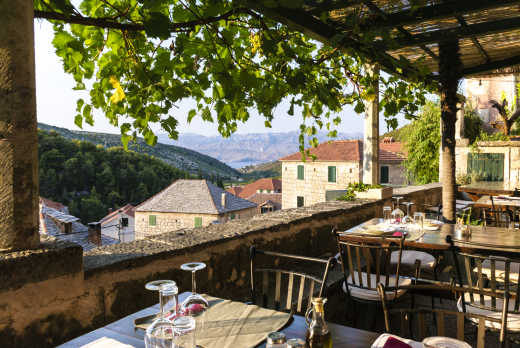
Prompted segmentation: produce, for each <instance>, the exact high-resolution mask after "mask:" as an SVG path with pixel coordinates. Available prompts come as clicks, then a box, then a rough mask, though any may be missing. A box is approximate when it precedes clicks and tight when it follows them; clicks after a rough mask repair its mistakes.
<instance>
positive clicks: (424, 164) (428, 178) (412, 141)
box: [404, 101, 441, 184]
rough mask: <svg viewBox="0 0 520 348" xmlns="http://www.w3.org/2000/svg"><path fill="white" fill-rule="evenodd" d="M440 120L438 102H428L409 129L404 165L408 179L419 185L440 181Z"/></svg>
mask: <svg viewBox="0 0 520 348" xmlns="http://www.w3.org/2000/svg"><path fill="white" fill-rule="evenodd" d="M440 118H441V109H440V106H439V104H438V102H433V101H428V102H426V104H425V105H424V106H423V108H422V109H421V112H420V114H419V117H418V118H417V119H416V120H414V121H413V122H412V123H411V126H410V127H408V130H409V133H408V134H407V135H406V136H405V138H406V150H407V152H408V158H407V159H406V161H405V162H404V164H405V166H406V170H407V174H408V178H409V179H410V180H412V181H413V182H416V183H418V184H427V183H430V182H436V181H438V180H439V148H440V143H441V135H440V132H439V122H440Z"/></svg>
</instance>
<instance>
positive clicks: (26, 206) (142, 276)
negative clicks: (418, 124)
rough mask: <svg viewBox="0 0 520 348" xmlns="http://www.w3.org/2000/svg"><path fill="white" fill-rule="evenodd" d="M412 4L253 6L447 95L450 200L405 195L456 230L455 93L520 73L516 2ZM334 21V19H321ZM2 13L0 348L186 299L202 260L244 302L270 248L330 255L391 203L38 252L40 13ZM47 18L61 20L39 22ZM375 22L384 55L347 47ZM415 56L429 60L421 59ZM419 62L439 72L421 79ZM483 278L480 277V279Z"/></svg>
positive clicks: (412, 192) (23, 8) (446, 195)
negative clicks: (171, 285)
mask: <svg viewBox="0 0 520 348" xmlns="http://www.w3.org/2000/svg"><path fill="white" fill-rule="evenodd" d="M403 3H404V5H403V4H401V5H402V6H397V7H394V6H393V5H395V2H394V1H383V0H381V1H349V2H346V3H345V2H322V3H314V2H312V3H311V2H310V1H309V2H306V6H304V7H302V9H291V8H285V7H283V6H278V7H275V8H272V7H267V6H262V5H261V4H250V7H253V8H257V9H258V11H259V12H260V13H263V14H266V15H268V16H272V17H273V18H276V19H278V20H280V21H281V22H283V23H286V24H288V25H289V26H291V27H293V28H296V29H298V30H300V31H304V32H306V33H308V34H309V35H310V36H312V37H314V38H317V39H319V40H321V41H324V42H328V43H331V42H332V43H333V44H335V43H338V42H337V41H336V39H337V37H336V35H337V34H338V33H339V34H340V39H341V40H339V48H341V49H344V50H346V51H348V50H356V51H359V52H362V53H363V54H365V55H366V56H368V57H369V58H370V59H371V60H372V62H373V63H374V64H377V63H379V64H381V66H382V67H383V68H384V69H387V70H388V71H389V72H393V73H397V74H400V75H402V76H403V77H404V78H411V79H413V78H417V76H422V77H423V78H424V79H426V80H428V81H429V82H430V83H432V84H433V85H438V86H439V85H440V87H439V90H440V92H441V104H442V106H443V114H442V130H443V143H442V153H443V155H442V159H443V163H442V166H443V180H442V184H443V186H442V195H441V188H440V187H439V186H437V185H432V186H427V187H418V188H414V187H409V188H405V189H403V191H402V192H396V193H398V194H401V195H403V196H404V197H406V198H407V200H409V201H413V202H415V204H416V206H421V205H422V206H424V204H429V205H438V204H439V203H440V201H441V200H442V204H443V207H444V208H443V214H444V218H445V220H447V221H451V222H454V220H455V139H454V133H455V132H454V128H455V127H454V125H455V120H456V110H457V107H456V103H457V98H456V90H457V88H456V87H457V83H458V81H459V79H460V78H461V77H462V76H464V75H470V74H478V73H482V72H487V71H490V70H492V71H497V70H496V69H504V68H507V67H510V66H512V65H515V64H518V63H519V62H520V58H519V57H520V52H519V49H520V46H519V45H518V42H519V40H518V39H519V33H518V27H519V24H518V16H517V15H516V13H517V12H516V10H517V7H516V6H517V2H516V1H505V0H504V1H498V0H494V1H432V2H427V3H425V4H424V5H423V6H422V7H419V8H417V9H414V8H412V9H410V8H408V5H407V4H408V2H406V1H405V2H403ZM329 11H330V12H331V14H332V16H331V17H330V18H331V20H330V21H329V20H327V21H325V20H323V19H322V18H323V17H319V16H318V15H316V14H320V13H322V12H329ZM0 13H1V15H0V18H2V20H3V22H4V24H5V28H7V31H6V34H7V35H3V36H2V37H0V52H1V54H0V58H1V59H2V60H1V64H2V65H0V101H1V102H0V130H1V132H0V133H2V139H1V140H0V163H2V166H0V176H1V177H2V180H1V182H0V193H1V194H2V201H1V208H0V211H2V213H3V214H2V216H1V218H0V250H2V251H3V253H2V255H1V256H0V269H1V270H2V272H1V273H0V277H1V278H2V280H1V282H0V291H1V292H0V293H1V294H2V296H1V298H0V307H1V308H2V309H3V310H2V313H1V314H0V342H2V344H5V345H12V346H52V345H56V344H59V343H62V342H64V341H66V340H67V339H70V338H73V337H76V336H77V335H79V334H82V333H85V332H88V331H90V330H92V329H95V328H98V327H101V326H103V325H105V324H107V323H109V322H112V321H113V320H115V319H118V318H121V317H123V316H125V315H127V314H130V313H133V312H135V311H137V310H139V309H142V308H143V307H146V306H149V305H151V304H153V303H155V302H156V301H155V300H156V296H154V294H153V293H149V292H147V291H146V290H144V284H145V283H146V282H147V281H149V280H154V279H159V278H170V279H175V280H177V281H178V284H179V286H180V287H181V288H188V284H189V279H188V276H187V275H186V274H183V272H181V271H180V270H179V266H180V264H182V263H184V262H188V261H192V260H194V259H197V260H200V261H204V262H206V263H207V264H208V265H209V269H208V271H207V272H206V273H205V274H206V275H205V278H203V279H202V282H201V288H202V289H204V290H205V291H206V292H207V293H209V294H211V295H213V296H222V297H225V298H232V299H236V300H244V299H246V298H247V291H248V287H247V283H248V267H249V264H248V247H249V246H250V245H252V244H255V245H257V246H258V247H260V248H264V249H272V250H275V249H279V248H281V247H283V249H284V251H285V252H290V253H294V254H303V255H307V256H324V255H331V254H334V253H335V252H336V250H337V249H336V244H335V240H334V238H333V237H332V236H331V230H332V228H333V227H338V228H339V229H341V230H345V229H349V228H351V227H353V226H355V225H358V224H360V223H362V222H364V221H367V220H369V219H370V218H373V217H380V216H381V210H382V207H383V205H385V204H387V203H388V202H385V201H383V200H362V201H356V202H353V203H346V202H331V203H321V204H317V205H313V206H311V207H307V208H298V209H292V210H285V211H278V212H273V213H268V214H266V215H263V216H262V217H261V218H260V219H253V220H250V221H245V222H243V221H238V222H229V223H226V224H222V225H218V226H211V227H208V228H204V229H198V230H186V231H183V233H181V232H171V233H165V234H163V235H159V236H154V237H153V238H150V239H145V240H140V241H135V242H132V243H127V244H119V245H113V246H106V247H102V248H98V249H94V250H92V251H89V252H87V253H83V250H82V249H81V248H80V247H79V246H77V245H74V244H66V243H58V242H55V241H51V240H45V241H39V235H38V232H37V231H38V228H37V224H38V218H37V212H38V208H37V206H38V203H37V202H38V175H37V170H38V168H37V163H38V161H37V146H36V145H37V141H36V117H35V93H34V88H35V87H34V45H33V32H32V31H33V30H32V23H33V17H34V11H33V8H32V2H15V3H14V4H12V3H10V2H7V1H3V2H2V3H1V5H0ZM353 14H356V15H357V14H361V15H362V16H361V19H362V21H361V23H362V25H361V26H356V27H355V28H349V27H345V25H346V22H344V21H343V19H344V18H345V16H349V15H353ZM38 15H40V16H47V17H46V18H51V19H53V18H54V19H59V18H57V17H56V16H55V17H52V16H51V17H49V16H50V15H49V14H45V13H41V12H40V13H38ZM497 16H498V19H497ZM58 17H59V16H58ZM61 18H62V19H63V16H61ZM374 20H375V21H377V23H379V24H380V27H379V29H381V28H383V27H384V28H394V29H393V30H394V31H395V32H399V33H401V34H399V35H397V36H395V37H393V38H391V42H388V43H387V42H381V41H380V40H381V38H379V37H376V38H375V39H374V38H373V37H372V36H370V35H367V37H368V40H367V38H363V37H360V38H354V39H353V38H352V36H353V33H359V32H360V33H366V32H369V31H370V30H372V29H373V26H372V24H373V22H374ZM325 22H326V23H325ZM363 23H364V25H363ZM367 24H370V25H367ZM424 28H428V29H427V30H425V29H424ZM354 29H355V30H354ZM370 38H372V39H373V40H372V39H370ZM358 39H359V40H358ZM385 40H386V38H385ZM459 41H460V44H459ZM497 42H500V45H497V44H496V43H497ZM459 46H460V48H461V50H460V55H458V54H457V51H458V50H459ZM418 51H419V52H424V54H422V53H420V54H417V52H418ZM22 57H23V59H22ZM398 57H399V58H398ZM420 64H424V65H425V66H427V67H429V68H430V69H431V70H432V71H434V72H437V73H435V74H431V75H428V76H423V75H422V74H418V73H419V70H420V69H418V65H420ZM502 72H503V71H497V73H502ZM372 106H373V107H375V106H376V105H375V104H374V105H372ZM374 110H375V111H376V112H374ZM370 111H372V112H371V114H372V118H370V117H368V120H369V122H370V121H374V118H375V117H374V115H376V116H377V114H378V113H377V111H378V110H377V108H376V109H373V108H372V109H371V108H370V107H369V112H370ZM369 128H370V132H372V133H370V134H368V136H367V139H366V142H368V144H371V145H374V146H376V147H375V150H377V144H378V143H379V141H378V139H377V132H376V131H377V127H369ZM374 134H375V136H374ZM367 148H369V149H370V150H367V154H366V157H365V159H366V160H367V162H366V163H367V166H368V168H367V169H368V171H367V172H368V173H373V172H374V171H373V170H370V169H371V168H372V169H373V168H374V164H377V155H375V156H374V154H377V153H378V152H377V151H374V148H373V147H372V146H367ZM368 163H370V164H371V165H368ZM374 178H375V179H377V174H376V175H375V176H374V175H372V178H371V179H370V180H369V181H374ZM375 181H377V180H375ZM230 261H233V262H230ZM493 269H494V267H493ZM493 275H494V270H493ZM481 276H482V273H481V271H480V269H479V277H480V279H481Z"/></svg>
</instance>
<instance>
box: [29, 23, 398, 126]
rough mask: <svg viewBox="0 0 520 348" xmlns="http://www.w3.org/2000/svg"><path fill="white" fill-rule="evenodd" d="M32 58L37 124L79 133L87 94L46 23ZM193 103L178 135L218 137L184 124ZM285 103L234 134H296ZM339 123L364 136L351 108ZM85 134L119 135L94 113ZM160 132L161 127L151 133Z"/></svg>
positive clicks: (38, 29) (39, 28)
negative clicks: (267, 122) (79, 109)
mask: <svg viewBox="0 0 520 348" xmlns="http://www.w3.org/2000/svg"><path fill="white" fill-rule="evenodd" d="M34 33H35V52H36V53H35V54H36V105H37V117H38V122H42V123H47V124H50V125H53V126H58V127H64V128H68V129H74V130H81V129H80V128H78V127H77V126H76V125H75V124H74V116H75V114H76V100H77V99H79V98H82V97H83V98H85V97H86V96H88V94H87V93H86V92H85V91H75V90H73V89H72V88H73V86H74V81H73V78H72V76H71V75H69V74H66V73H65V72H64V71H63V66H62V63H61V60H60V58H59V57H58V56H56V54H55V50H54V47H53V46H52V39H53V30H52V26H51V24H50V23H49V22H47V21H43V20H35V22H34ZM193 105H194V102H190V101H186V102H184V103H182V104H179V106H180V108H179V109H178V110H177V111H176V112H175V117H176V118H177V119H178V120H179V127H178V130H179V132H180V133H181V134H182V133H196V134H201V135H205V136H214V135H219V133H218V131H217V125H216V124H214V123H210V122H204V121H202V120H201V119H200V118H198V117H196V118H194V119H193V120H192V122H191V123H189V124H188V123H187V121H186V119H187V115H188V111H189V110H190V109H191V108H192V107H193ZM288 109H289V105H288V103H282V104H280V106H279V107H278V108H277V110H276V112H275V118H274V120H273V122H272V128H266V127H265V126H264V118H263V117H262V116H260V115H258V113H256V112H254V111H252V112H251V117H250V119H249V120H248V121H247V122H246V123H241V124H239V125H238V130H237V133H240V134H246V133H270V132H288V131H293V130H298V129H299V125H300V123H301V120H302V117H301V115H298V114H297V112H296V110H295V115H294V116H289V115H287V110H288ZM340 115H341V118H342V123H341V124H340V126H339V127H338V128H337V130H338V131H339V132H343V133H351V132H363V116H362V115H358V114H356V113H355V112H354V111H353V110H352V108H350V107H348V108H345V110H344V111H343V112H342V113H341V114H340ZM407 122H408V121H406V120H404V117H399V126H401V125H404V124H406V123H407ZM82 130H85V131H93V132H105V133H119V129H118V128H117V127H114V126H112V125H111V124H110V123H109V122H108V120H107V119H106V118H105V117H104V115H103V114H102V113H101V112H99V111H95V112H94V126H90V125H88V124H84V125H83V129H82ZM154 131H156V132H162V131H161V130H160V127H156V128H155V129H154ZM380 131H381V132H382V133H384V132H385V131H386V123H385V122H384V120H383V118H382V117H381V119H380Z"/></svg>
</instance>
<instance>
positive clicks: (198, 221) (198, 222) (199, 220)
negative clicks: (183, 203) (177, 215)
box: [195, 217, 202, 227]
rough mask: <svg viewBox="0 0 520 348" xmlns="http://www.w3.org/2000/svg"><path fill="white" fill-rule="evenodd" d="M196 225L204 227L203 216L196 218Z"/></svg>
mask: <svg viewBox="0 0 520 348" xmlns="http://www.w3.org/2000/svg"><path fill="white" fill-rule="evenodd" d="M195 227H202V218H201V217H196V218H195Z"/></svg>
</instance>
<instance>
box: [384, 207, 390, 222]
mask: <svg viewBox="0 0 520 348" xmlns="http://www.w3.org/2000/svg"><path fill="white" fill-rule="evenodd" d="M391 218H392V208H391V207H389V206H384V207H383V221H384V223H385V224H390V221H391V220H390V219H391Z"/></svg>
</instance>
